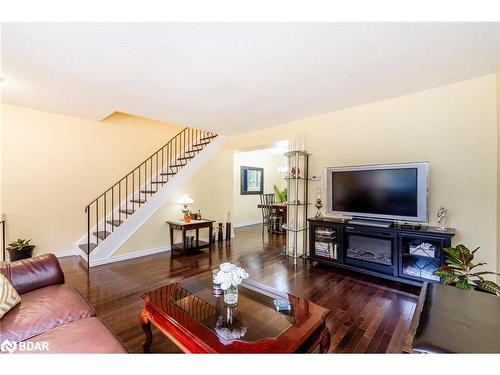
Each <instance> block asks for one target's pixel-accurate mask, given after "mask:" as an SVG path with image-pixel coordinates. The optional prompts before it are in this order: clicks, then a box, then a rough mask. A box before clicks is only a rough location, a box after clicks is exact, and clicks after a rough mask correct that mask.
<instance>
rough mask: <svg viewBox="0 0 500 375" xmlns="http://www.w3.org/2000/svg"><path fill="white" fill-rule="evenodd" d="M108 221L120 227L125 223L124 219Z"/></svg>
mask: <svg viewBox="0 0 500 375" xmlns="http://www.w3.org/2000/svg"><path fill="white" fill-rule="evenodd" d="M107 223H108V224H111V225H112V226H114V227H119V226H120V225H122V224H123V220H108V221H107Z"/></svg>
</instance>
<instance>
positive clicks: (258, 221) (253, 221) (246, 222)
mask: <svg viewBox="0 0 500 375" xmlns="http://www.w3.org/2000/svg"><path fill="white" fill-rule="evenodd" d="M257 224H262V219H259V220H252V221H245V222H243V223H239V224H234V228H241V227H248V226H250V225H257Z"/></svg>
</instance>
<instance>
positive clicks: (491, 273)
mask: <svg viewBox="0 0 500 375" xmlns="http://www.w3.org/2000/svg"><path fill="white" fill-rule="evenodd" d="M478 275H500V273H496V272H491V271H481V272H476V273H471V276H478Z"/></svg>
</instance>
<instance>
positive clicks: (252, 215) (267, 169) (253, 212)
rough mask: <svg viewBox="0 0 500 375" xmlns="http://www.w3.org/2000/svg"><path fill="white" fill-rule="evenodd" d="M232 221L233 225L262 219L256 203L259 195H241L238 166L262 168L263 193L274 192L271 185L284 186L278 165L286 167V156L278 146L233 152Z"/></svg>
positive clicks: (258, 201)
mask: <svg viewBox="0 0 500 375" xmlns="http://www.w3.org/2000/svg"><path fill="white" fill-rule="evenodd" d="M233 165H234V171H233V174H234V179H233V198H234V204H233V206H234V223H235V225H240V224H245V223H251V222H256V221H259V220H260V221H262V214H261V211H260V209H258V208H257V205H258V204H259V203H260V198H259V195H241V194H240V192H241V190H240V176H241V174H240V167H241V166H246V167H259V168H264V193H274V189H273V186H274V185H276V186H278V187H280V188H283V187H285V186H286V184H285V183H284V180H283V176H282V175H280V173H279V172H278V168H279V167H286V158H285V157H284V156H283V151H282V150H280V149H279V148H278V149H276V148H271V149H263V150H257V151H248V152H235V154H234V163H233Z"/></svg>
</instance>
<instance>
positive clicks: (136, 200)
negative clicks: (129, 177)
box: [130, 198, 146, 204]
mask: <svg viewBox="0 0 500 375" xmlns="http://www.w3.org/2000/svg"><path fill="white" fill-rule="evenodd" d="M130 202H132V203H141V204H142V203H146V200H145V199H139V198H135V199H131V200H130Z"/></svg>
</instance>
